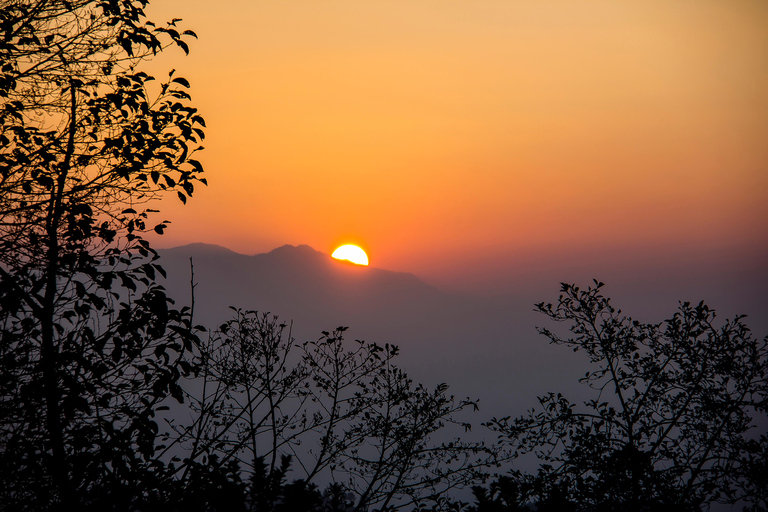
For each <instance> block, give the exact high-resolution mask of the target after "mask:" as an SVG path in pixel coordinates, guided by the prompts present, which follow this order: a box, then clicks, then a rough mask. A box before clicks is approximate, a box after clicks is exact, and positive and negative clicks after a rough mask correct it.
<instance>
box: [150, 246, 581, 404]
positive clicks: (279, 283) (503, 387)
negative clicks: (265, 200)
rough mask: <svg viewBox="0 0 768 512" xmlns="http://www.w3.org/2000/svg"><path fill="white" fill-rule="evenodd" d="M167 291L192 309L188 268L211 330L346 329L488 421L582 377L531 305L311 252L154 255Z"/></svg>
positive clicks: (198, 312)
mask: <svg viewBox="0 0 768 512" xmlns="http://www.w3.org/2000/svg"><path fill="white" fill-rule="evenodd" d="M158 252H159V253H160V255H161V259H160V262H161V264H162V265H163V267H164V268H165V269H166V271H167V274H168V277H167V279H166V280H165V283H164V286H165V287H166V288H167V290H168V292H169V295H170V296H171V297H173V298H174V299H175V300H176V301H177V304H178V305H189V304H190V302H191V301H190V299H191V293H190V258H192V262H193V265H194V280H195V283H196V286H195V293H194V298H195V318H194V321H195V323H197V324H203V325H205V326H206V327H208V328H215V327H216V326H218V325H220V324H221V323H222V322H224V321H225V320H227V319H228V318H230V317H231V316H232V314H233V312H232V311H231V309H229V307H230V306H233V307H237V308H241V309H251V310H256V311H260V312H271V313H273V314H275V315H277V316H278V317H279V318H280V319H281V321H284V322H287V323H290V324H291V329H292V335H293V336H294V338H296V341H297V342H303V341H307V340H314V339H317V338H319V337H320V335H321V332H322V331H331V330H333V329H335V328H336V327H339V326H347V327H349V328H350V329H349V331H347V333H346V336H347V337H348V338H349V339H365V340H368V341H375V342H377V343H379V344H384V343H390V344H394V345H397V346H399V347H400V349H401V356H400V358H399V359H400V365H401V366H402V367H404V368H405V369H406V371H408V373H409V375H411V377H412V378H414V380H415V381H417V382H423V383H425V384H429V385H434V384H437V383H440V382H447V383H448V384H450V385H451V389H452V391H453V392H454V393H456V394H457V395H460V396H467V395H469V396H472V397H473V398H480V399H481V403H483V404H484V409H485V410H484V415H483V416H484V417H485V416H486V415H489V414H499V415H507V414H516V413H521V412H523V411H524V410H525V408H527V407H529V406H530V405H533V403H532V400H535V396H536V395H537V394H542V393H543V392H544V391H547V390H552V389H558V386H559V385H560V387H562V386H561V384H563V383H572V382H574V381H575V380H576V378H578V376H580V375H583V372H582V370H581V367H582V366H581V364H580V362H577V361H578V358H574V357H573V354H569V353H565V354H564V353H563V351H558V350H556V347H551V346H550V345H549V344H548V343H547V341H546V340H545V339H543V338H542V337H541V336H539V335H538V334H537V333H536V330H535V325H536V324H537V322H539V321H540V319H539V318H538V317H536V315H535V314H534V313H533V307H532V301H530V300H523V299H520V298H517V299H516V298H514V297H496V298H479V297H469V296H459V295H452V294H448V293H444V292H442V291H440V290H438V289H436V288H434V287H432V286H430V285H428V284H426V283H424V282H422V281H421V280H419V279H418V278H417V277H416V276H414V275H413V274H409V273H403V272H392V271H389V270H384V269H379V268H374V267H366V266H359V265H354V264H352V263H349V262H345V261H339V260H335V259H333V258H331V257H330V256H329V255H327V254H324V253H321V252H318V251H316V250H314V249H313V248H311V247H309V246H307V245H300V246H291V245H285V246H282V247H279V248H277V249H274V250H273V251H271V252H268V253H265V254H257V255H254V256H246V255H243V254H238V253H235V252H233V251H230V250H229V249H225V248H223V247H219V246H215V245H207V244H191V245H186V246H183V247H176V248H173V249H165V250H159V251H158Z"/></svg>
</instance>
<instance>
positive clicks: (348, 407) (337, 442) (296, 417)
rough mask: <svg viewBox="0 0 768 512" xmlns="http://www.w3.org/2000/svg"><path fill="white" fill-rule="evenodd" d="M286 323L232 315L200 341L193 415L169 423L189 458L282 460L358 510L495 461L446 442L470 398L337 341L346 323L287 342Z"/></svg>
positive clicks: (434, 487)
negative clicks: (343, 493) (419, 381)
mask: <svg viewBox="0 0 768 512" xmlns="http://www.w3.org/2000/svg"><path fill="white" fill-rule="evenodd" d="M286 327H287V326H286V325H285V324H278V323H277V319H276V318H275V317H273V316H270V315H267V314H258V313H255V312H242V311H239V310H238V311H237V312H236V317H235V318H234V319H233V320H231V321H229V322H227V323H226V324H224V325H223V326H222V327H221V329H220V330H219V331H217V332H216V333H214V334H213V335H212V336H211V337H210V338H209V342H208V345H207V347H208V348H207V350H203V351H202V355H201V358H202V359H201V361H200V364H199V367H198V368H199V370H198V371H199V374H198V375H199V381H198V382H197V383H196V385H195V389H194V390H191V391H190V393H189V402H190V404H192V405H193V408H194V410H195V411H196V415H194V416H193V421H191V422H190V423H189V424H187V425H182V424H176V425H175V428H176V431H177V432H178V434H179V437H178V438H177V440H178V442H183V443H184V444H185V445H186V446H187V453H188V456H189V457H190V458H200V457H212V456H213V457H215V458H216V460H217V461H218V463H221V464H224V463H226V462H227V461H229V460H232V459H236V460H237V462H238V465H239V467H241V468H242V469H243V470H244V473H245V475H246V477H250V478H252V477H253V475H254V473H256V474H258V473H259V472H260V471H266V473H267V474H268V475H269V474H284V473H285V465H284V464H285V463H286V462H285V461H286V459H285V457H286V456H290V457H291V459H292V460H293V461H294V468H295V471H296V474H297V476H298V477H299V478H301V480H302V481H303V482H304V484H305V485H311V484H313V483H320V484H325V483H329V482H337V483H339V484H342V485H343V488H344V489H346V490H347V491H348V492H351V493H353V494H354V496H355V503H356V510H367V509H368V507H376V508H377V509H380V510H395V509H398V508H401V507H404V506H409V505H418V504H420V503H424V502H426V501H436V500H438V499H439V498H440V497H441V496H443V495H444V494H445V493H446V492H447V491H448V490H449V489H451V488H453V487H455V486H460V485H465V484H468V483H470V482H474V481H475V480H476V479H477V478H480V477H482V476H484V475H485V471H487V470H488V469H489V468H490V467H492V466H495V465H496V464H497V462H498V460H497V458H496V456H497V453H496V452H495V451H494V449H492V448H490V447H487V446H485V445H484V444H483V443H479V442H467V441H461V440H459V439H456V438H454V439H452V440H450V438H449V437H448V434H447V432H450V431H451V430H450V429H448V428H447V427H449V426H453V427H457V428H458V431H459V433H461V434H463V433H464V432H465V431H466V430H467V429H469V428H470V425H469V424H468V423H465V422H461V421H458V420H457V419H456V417H457V415H458V414H459V413H461V412H462V411H464V410H465V409H475V408H476V403H475V402H474V401H471V400H469V399H466V400H456V399H454V397H453V396H449V395H447V394H446V392H447V388H448V386H446V385H444V384H442V385H440V386H438V387H437V388H436V389H434V390H429V389H427V388H425V387H423V386H421V385H414V383H413V381H412V380H411V379H409V378H408V376H407V375H406V374H405V372H403V370H402V369H400V368H399V367H397V365H395V361H394V360H395V357H396V356H397V354H398V350H397V348H396V347H394V346H392V345H385V346H380V345H377V344H375V343H368V342H365V341H354V342H348V341H345V340H344V337H343V333H344V331H345V329H344V328H339V329H337V330H336V331H334V332H332V333H331V332H324V333H323V336H322V337H321V338H320V339H318V340H317V341H313V342H307V343H304V344H302V345H295V343H294V340H293V339H292V338H291V337H290V333H288V334H287V335H286V333H285V329H286ZM455 434H456V432H455V431H454V435H455ZM435 437H441V438H442V439H443V441H439V440H436V439H435ZM255 501H256V496H253V498H252V502H255Z"/></svg>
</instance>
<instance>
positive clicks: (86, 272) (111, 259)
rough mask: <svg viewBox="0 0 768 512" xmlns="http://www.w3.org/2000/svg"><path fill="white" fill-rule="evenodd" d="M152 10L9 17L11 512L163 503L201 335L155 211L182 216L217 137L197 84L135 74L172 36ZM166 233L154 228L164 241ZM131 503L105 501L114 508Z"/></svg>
mask: <svg viewBox="0 0 768 512" xmlns="http://www.w3.org/2000/svg"><path fill="white" fill-rule="evenodd" d="M146 3H147V1H146V0H70V1H64V0H11V1H9V2H4V3H3V7H2V9H1V10H0V27H1V28H0V30H1V31H2V39H1V41H2V42H1V43H0V98H1V99H0V101H1V102H2V103H0V307H1V309H0V363H1V364H2V369H3V371H2V377H1V378H0V396H1V397H2V398H1V399H0V450H2V463H0V475H1V476H0V478H2V481H3V486H2V490H0V503H2V505H0V507H3V508H7V509H13V510H23V509H50V508H55V507H57V506H58V507H60V508H62V509H67V508H68V507H73V506H75V503H78V504H79V505H80V506H83V505H85V504H87V503H89V502H90V503H96V502H98V500H99V499H100V496H102V495H103V493H102V491H103V492H107V490H108V492H110V493H117V492H118V489H122V490H123V491H124V492H125V493H126V498H127V501H125V502H122V506H125V507H130V506H135V505H131V503H133V502H134V501H135V500H137V499H143V498H142V496H143V497H144V498H147V499H149V498H148V496H149V494H151V493H152V492H156V490H157V488H158V487H157V484H158V482H160V481H161V480H162V478H163V475H162V472H163V468H164V466H163V464H162V463H161V462H160V461H159V460H157V459H156V458H155V456H154V455H155V450H156V441H157V434H158V425H157V423H156V421H155V420H154V419H153V418H154V416H155V412H156V410H157V408H158V407H159V406H160V404H161V403H162V402H163V401H164V400H165V399H166V398H167V397H169V396H172V397H174V398H176V399H177V400H181V399H182V395H181V388H180V387H179V385H178V380H179V378H180V377H181V376H182V375H183V374H184V373H185V372H186V371H188V369H189V367H188V365H187V363H186V362H185V359H184V357H183V354H184V352H185V351H188V350H190V349H191V348H192V343H193V342H194V341H195V336H194V334H193V332H192V330H191V325H190V322H189V318H188V317H189V315H188V314H187V313H186V312H184V311H176V310H174V308H173V307H172V303H171V302H170V301H169V300H168V298H167V297H166V296H165V293H164V291H163V290H162V288H161V287H160V286H158V285H157V284H156V282H155V276H156V273H162V272H163V271H162V268H161V267H160V266H159V265H158V264H157V262H156V261H154V260H155V257H156V254H155V253H154V252H153V251H152V249H151V248H150V246H149V244H148V243H147V241H146V240H144V239H143V238H142V233H144V232H146V231H147V230H148V229H150V225H149V216H150V214H151V213H152V212H153V210H151V209H150V208H149V206H151V205H150V203H149V202H150V201H151V200H153V199H158V198H160V197H161V196H162V195H163V194H164V193H166V192H175V193H176V194H175V195H177V196H178V197H179V198H180V199H181V200H182V201H186V199H187V197H189V196H191V195H192V193H193V191H194V185H195V183H197V182H204V180H203V179H202V178H200V177H199V174H200V173H201V172H202V167H201V165H200V163H199V162H197V161H196V160H195V159H194V158H192V156H193V154H194V152H195V151H197V149H199V147H200V146H199V144H200V141H201V140H202V138H203V135H204V134H203V131H202V128H203V127H204V121H203V119H202V117H200V116H199V114H198V113H197V111H196V110H195V109H194V108H192V107H190V106H189V105H188V99H189V95H188V93H187V92H186V88H187V87H188V86H189V84H188V82H187V81H186V80H185V79H184V78H181V77H175V76H174V73H173V72H172V73H171V74H170V76H169V78H168V80H166V81H165V82H163V83H161V84H158V85H157V86H155V87H154V88H153V87H152V80H153V77H151V76H149V75H147V74H146V73H145V72H143V71H141V69H140V65H141V64H142V62H144V61H145V60H147V59H149V58H151V57H152V56H153V55H155V54H157V53H158V52H161V51H163V50H164V49H166V48H168V47H169V46H171V45H175V46H179V47H181V48H182V49H183V50H185V51H187V50H188V48H187V43H186V42H185V39H187V38H188V37H193V36H194V33H192V32H190V31H185V32H183V33H181V32H179V30H178V29H177V28H176V24H175V23H176V21H178V20H174V21H172V22H171V23H169V24H168V25H166V26H163V27H158V26H155V25H154V24H153V23H152V22H150V21H149V20H147V19H146V17H145V15H144V12H143V9H144V7H145V6H146ZM165 227H166V223H165V222H161V223H158V224H157V225H156V226H154V231H156V232H158V233H162V231H163V229H164V228H165ZM115 504H121V501H120V500H118V499H115V498H114V496H113V499H112V500H110V506H115Z"/></svg>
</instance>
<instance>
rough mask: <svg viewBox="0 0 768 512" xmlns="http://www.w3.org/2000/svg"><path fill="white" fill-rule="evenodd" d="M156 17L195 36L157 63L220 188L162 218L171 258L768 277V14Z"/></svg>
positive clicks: (633, 10)
mask: <svg viewBox="0 0 768 512" xmlns="http://www.w3.org/2000/svg"><path fill="white" fill-rule="evenodd" d="M149 13H150V16H151V17H152V19H154V20H156V21H160V20H161V19H169V18H172V17H177V18H183V19H184V23H183V26H184V28H190V29H193V30H194V31H196V32H197V34H198V35H199V37H200V39H199V40H198V41H196V42H194V44H193V45H192V53H191V55H190V56H189V57H187V58H184V57H183V54H182V53H181V52H177V51H174V52H168V54H167V55H163V56H162V57H161V58H160V59H157V61H156V62H154V63H153V64H152V66H153V69H158V70H159V69H168V68H171V67H174V68H176V69H177V70H178V72H179V73H180V74H181V75H182V76H185V77H187V78H189V79H190V81H191V83H192V89H191V91H192V95H193V100H194V104H195V105H196V106H197V107H198V108H199V109H200V110H201V112H202V113H203V115H204V117H205V118H206V121H207V125H208V129H207V139H206V144H205V145H206V151H205V152H204V153H203V154H202V155H201V158H200V159H201V160H202V161H203V163H204V165H205V168H206V174H207V178H208V181H209V184H210V186H209V187H208V188H207V189H205V190H201V191H199V193H197V194H196V197H194V198H193V200H192V201H191V202H190V203H189V204H188V205H187V206H185V207H182V206H181V204H177V203H178V202H177V201H173V200H171V199H169V200H168V201H166V202H164V203H163V204H162V206H161V209H162V212H163V213H162V216H163V217H164V218H168V219H170V220H171V221H172V226H171V228H172V229H170V230H169V231H168V232H167V234H166V235H164V236H163V237H162V239H161V240H159V241H157V243H156V245H157V246H160V247H168V246H174V245H181V244H184V243H189V242H208V243H216V244H219V245H224V246H226V247H229V248H231V249H233V250H236V251H238V252H243V253H257V252H264V251H268V250H271V249H273V248H275V247H277V246H279V245H283V244H286V243H290V244H302V243H305V244H309V245H311V246H313V247H315V248H316V249H318V250H324V251H325V250H327V251H328V252H330V251H331V250H332V249H333V248H334V246H336V245H339V244H341V243H346V242H353V243H359V244H360V245H361V246H362V247H363V248H365V249H366V250H367V251H368V253H369V256H370V258H371V264H372V265H374V266H377V267H382V268H387V269H392V270H403V271H410V272H415V273H416V274H418V275H421V276H423V277H426V278H428V279H432V280H436V281H441V280H442V281H444V282H450V281H451V280H453V282H456V283H458V282H459V281H461V280H462V279H464V280H465V281H467V280H477V281H482V280H483V279H485V280H486V281H488V280H492V278H491V277H489V275H486V274H489V273H490V272H497V271H502V270H500V269H507V271H508V272H512V273H513V274H514V272H523V270H509V269H523V268H528V269H533V268H534V267H536V265H541V264H543V263H542V262H544V261H550V262H551V261H555V260H557V261H561V260H564V259H570V260H572V261H577V262H578V261H590V260H595V258H597V259H596V261H599V262H601V264H604V265H610V264H611V261H612V258H614V259H616V258H618V260H616V261H624V262H632V261H634V260H637V259H638V258H640V259H643V258H644V259H646V260H647V259H648V258H649V257H650V258H651V260H649V261H650V263H647V264H648V265H665V264H666V263H669V264H670V265H672V266H674V265H677V266H678V267H679V266H680V265H681V262H682V261H684V260H685V259H686V258H690V257H691V255H694V254H695V255H699V256H700V257H704V256H701V255H702V254H703V255H710V256H711V255H714V256H712V258H714V259H712V262H714V263H713V264H722V265H747V266H749V265H752V266H753V267H754V268H762V267H764V266H765V265H764V263H763V261H764V260H765V257H766V254H767V249H768V200H767V199H766V198H767V197H768V3H765V2H761V1H757V0H755V1H728V2H722V1H702V0H696V1H693V0H690V1H668V0H663V1H647V0H644V1H634V2H613V1H587V2H570V1H547V0H543V1H539V0H537V1H526V2H522V1H512V0H498V1H497V0H478V1H474V0H343V1H342V0H259V1H246V0H218V1H217V2H210V1H208V0H160V1H156V2H155V5H153V6H151V8H150V9H149ZM158 73H159V72H158ZM558 255H559V258H560V259H558ZM596 255H599V256H596ZM526 265H527V266H528V267H526ZM577 266H578V265H577ZM542 268H543V267H542ZM483 269H485V270H483ZM598 270H599V268H598ZM484 272H485V273H484ZM462 276H463V277H462ZM553 284H556V281H555V283H553Z"/></svg>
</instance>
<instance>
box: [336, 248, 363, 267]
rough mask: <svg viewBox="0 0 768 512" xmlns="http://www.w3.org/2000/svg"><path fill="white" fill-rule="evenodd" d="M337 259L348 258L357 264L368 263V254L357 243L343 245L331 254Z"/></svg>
mask: <svg viewBox="0 0 768 512" xmlns="http://www.w3.org/2000/svg"><path fill="white" fill-rule="evenodd" d="M331 256H332V257H334V258H336V259H337V260H347V261H351V262H352V263H355V264H356V265H368V255H367V254H365V251H364V250H362V249H361V248H359V247H358V246H356V245H342V246H341V247H339V248H338V249H336V250H335V251H333V254H331Z"/></svg>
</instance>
